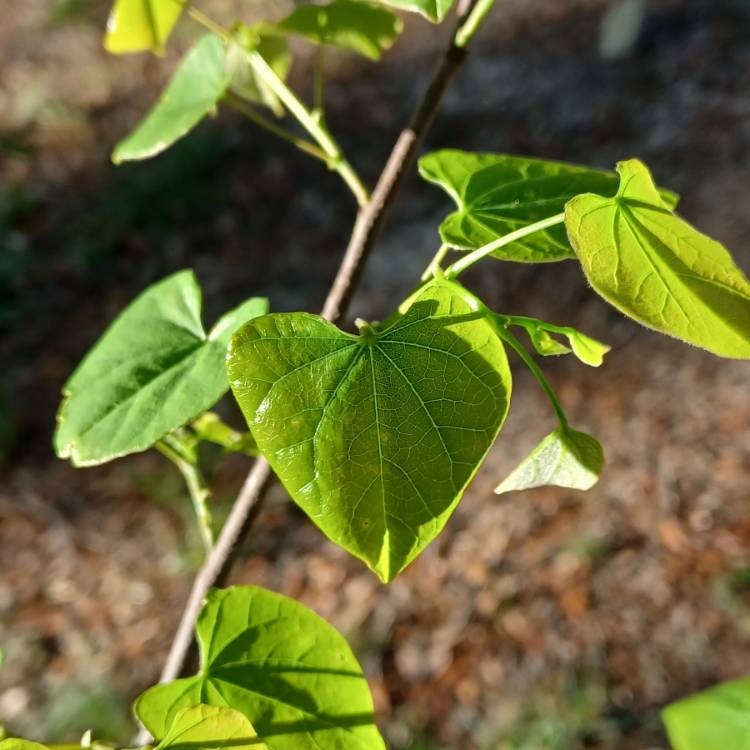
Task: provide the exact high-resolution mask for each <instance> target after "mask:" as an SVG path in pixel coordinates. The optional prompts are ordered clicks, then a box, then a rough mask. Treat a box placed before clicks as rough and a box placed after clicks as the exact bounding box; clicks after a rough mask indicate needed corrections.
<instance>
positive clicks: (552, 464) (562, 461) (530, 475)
mask: <svg viewBox="0 0 750 750" xmlns="http://www.w3.org/2000/svg"><path fill="white" fill-rule="evenodd" d="M603 465H604V451H603V450H602V446H601V445H600V444H599V442H598V441H597V440H596V439H594V438H593V437H591V435H587V434H586V433H585V432H576V431H575V430H571V429H569V428H567V427H560V428H558V429H557V430H555V431H554V432H552V433H550V434H549V435H547V437H545V438H544V440H542V442H541V443H539V445H537V447H536V448H534V450H533V451H531V453H529V455H528V456H526V458H525V459H524V460H523V461H522V462H521V463H520V464H519V465H518V466H517V467H516V468H515V469H514V470H513V471H512V472H511V474H510V475H509V476H508V477H507V478H506V479H505V480H504V481H503V482H501V483H500V484H499V485H498V487H497V488H496V489H495V492H496V493H497V494H498V495H500V494H502V493H504V492H511V491H513V490H530V489H533V488H534V487H545V486H550V485H554V486H557V487H567V488H569V489H573V490H588V489H591V488H592V487H593V486H594V485H595V484H596V483H597V481H598V480H599V475H600V474H601V472H602V466H603Z"/></svg>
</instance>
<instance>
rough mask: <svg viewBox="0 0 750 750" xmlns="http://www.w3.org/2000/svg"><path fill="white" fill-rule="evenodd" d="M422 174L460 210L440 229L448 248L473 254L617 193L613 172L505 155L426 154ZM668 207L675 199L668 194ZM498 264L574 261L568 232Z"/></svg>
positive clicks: (525, 245) (520, 247)
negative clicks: (585, 200) (588, 198)
mask: <svg viewBox="0 0 750 750" xmlns="http://www.w3.org/2000/svg"><path fill="white" fill-rule="evenodd" d="M419 171H420V173H421V175H422V177H424V178H425V179H426V180H428V181H429V182H433V183H435V184H436V185H439V186H440V187H442V188H443V189H444V190H445V191H446V192H447V193H448V194H449V195H450V196H451V197H452V198H453V200H454V201H455V202H456V205H457V206H458V210H457V211H455V212H454V213H452V214H450V216H448V217H447V218H446V219H445V221H444V222H443V223H442V225H441V227H440V236H441V238H442V240H443V242H445V243H446V244H448V245H450V246H451V247H454V248H458V249H460V250H474V249H477V248H480V247H482V246H483V245H487V244H489V243H490V242H492V241H493V240H496V239H497V238H498V237H502V236H503V235H505V234H508V233H509V232H513V231H515V230H517V229H519V228H520V227H523V226H526V225H528V224H533V223H534V222H536V221H540V220H541V219H545V218H546V217H548V216H552V215H554V214H557V213H559V212H560V211H562V210H563V208H564V207H565V204H566V202H567V201H569V200H570V199H571V198H573V197H575V196H576V195H579V194H580V193H597V194H600V195H614V193H615V191H616V190H617V186H618V184H619V180H618V178H617V175H615V174H614V173H613V172H603V171H600V170H595V169H590V168H588V167H581V166H577V165H573V164H564V163H562V162H555V161H545V160H541V159H528V158H525V157H521V156H507V155H506V154H482V153H478V154H477V153H471V152H466V151H455V150H452V149H447V150H444V151H436V152H433V153H431V154H427V155H426V156H423V157H422V158H421V159H420V160H419ZM665 198H666V199H667V200H669V201H670V203H676V196H674V194H672V193H667V192H665ZM493 256H494V257H495V258H498V259H500V260H513V261H518V262H522V263H547V262H551V261H557V260H565V259H568V258H573V257H575V255H574V253H573V251H572V249H571V247H570V244H569V243H568V239H567V237H566V235H565V229H564V227H562V226H555V227H551V228H549V229H547V230H545V231H543V232H535V233H534V234H532V235H530V236H528V237H525V238H523V239H522V240H518V241H516V242H514V243H512V244H510V245H506V246H505V247H503V248H501V249H499V250H496V251H495V252H494V253H493Z"/></svg>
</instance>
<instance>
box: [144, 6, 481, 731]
mask: <svg viewBox="0 0 750 750" xmlns="http://www.w3.org/2000/svg"><path fill="white" fill-rule="evenodd" d="M473 5H474V4H473V2H471V1H470V0H461V2H460V3H459V6H458V10H459V21H458V26H457V30H456V32H454V34H453V35H452V36H451V41H450V44H449V45H448V46H447V48H446V49H445V51H444V53H443V55H442V58H441V61H440V64H439V65H438V67H437V69H436V71H435V73H434V75H433V77H432V79H431V80H430V83H429V84H428V86H427V89H426V91H425V93H424V95H423V96H422V99H421V101H420V102H419V104H418V106H417V108H416V110H415V112H414V115H413V116H412V118H411V122H410V123H409V125H408V127H407V128H406V129H404V130H403V131H402V132H401V135H400V136H399V137H398V140H397V141H396V144H395V146H394V147H393V150H392V151H391V155H390V157H389V158H388V161H387V162H386V165H385V167H384V169H383V172H382V173H381V175H380V179H379V180H378V183H377V185H376V186H375V190H374V191H373V194H372V197H371V198H370V200H369V201H368V202H367V204H366V205H365V206H364V207H363V208H361V209H360V211H359V212H358V214H357V219H356V222H355V224H354V228H353V231H352V235H351V239H350V240H349V245H348V247H347V249H346V253H345V254H344V257H343V259H342V261H341V264H340V266H339V269H338V272H337V274H336V278H335V279H334V281H333V284H332V286H331V289H330V292H329V294H328V297H327V299H326V301H325V305H324V306H323V311H322V315H323V317H325V318H327V319H328V320H330V321H332V322H334V323H335V322H338V321H339V320H340V319H341V318H342V317H343V315H344V314H345V313H346V310H347V308H348V306H349V303H350V301H351V298H352V295H353V294H354V291H355V289H356V287H357V284H358V282H359V279H360V277H361V274H362V268H363V266H364V263H365V261H366V260H367V257H368V255H369V253H370V251H371V250H372V247H373V244H374V242H375V239H376V237H377V234H378V232H379V230H380V228H381V227H382V224H383V220H384V219H385V215H386V211H387V209H388V208H389V206H390V205H391V203H392V202H393V200H394V198H395V195H396V191H397V189H398V187H399V185H400V184H401V181H402V179H403V177H404V175H405V173H406V171H407V169H408V167H409V166H410V165H411V163H412V161H413V159H414V155H415V153H416V149H417V146H418V145H419V142H420V140H421V138H422V137H423V136H424V134H425V133H426V131H427V130H428V128H429V126H430V124H431V123H432V120H433V118H434V117H435V114H436V113H437V110H438V108H439V106H440V102H441V100H442V98H443V95H444V93H445V91H446V89H447V87H448V84H449V83H450V82H451V80H452V79H453V76H454V75H455V74H456V72H457V71H458V68H459V67H460V66H461V63H462V62H463V61H464V59H465V57H466V49H465V48H461V47H458V46H457V45H456V44H455V41H454V40H455V35H456V33H457V32H458V30H460V28H461V27H462V25H463V23H464V21H465V19H466V17H467V15H468V14H469V13H470V11H471V9H472V7H473ZM271 477H272V473H271V468H270V466H269V464H268V462H267V461H266V460H265V459H264V458H259V459H258V460H257V461H256V462H255V465H254V466H253V468H252V470H251V471H250V474H249V475H248V477H247V479H246V480H245V483H244V485H243V486H242V489H241V490H240V493H239V495H238V496H237V500H236V501H235V503H234V505H233V506H232V510H231V512H230V514H229V517H228V518H227V520H226V521H225V523H224V525H223V527H222V529H221V533H220V535H219V538H218V540H217V542H216V544H215V545H214V548H213V550H212V551H211V554H210V555H209V556H208V558H207V559H206V562H205V563H204V565H203V567H202V568H201V569H200V571H198V574H197V576H196V577H195V581H194V582H193V587H192V590H191V592H190V596H189V598H188V601H187V604H186V606H185V611H184V612H183V614H182V619H181V621H180V624H179V627H178V629H177V632H176V634H175V637H174V640H173V641H172V646H171V649H170V652H169V656H168V658H167V662H166V664H165V665H164V669H163V671H162V674H161V678H160V682H162V683H164V682H171V681H172V680H175V679H177V678H178V677H180V676H181V675H182V674H184V673H185V671H186V668H187V667H188V666H189V665H190V661H191V653H192V647H193V629H194V627H195V622H196V619H197V617H198V614H199V613H200V610H201V608H202V606H203V602H204V599H205V596H206V594H207V593H208V590H209V589H210V588H211V587H214V586H220V585H221V584H222V583H223V582H224V581H225V580H226V577H227V574H228V572H229V569H230V568H231V565H232V563H233V562H234V559H235V557H236V556H237V553H238V551H239V547H240V542H241V541H242V539H243V538H244V537H245V536H246V534H247V532H248V531H249V529H250V527H251V526H252V524H253V522H254V520H255V517H256V516H257V514H258V512H259V510H260V509H261V506H262V504H263V499H264V497H265V490H266V488H267V487H268V485H269V483H270V480H271ZM138 741H139V742H142V743H145V742H147V741H148V734H147V733H144V732H141V734H140V735H139V738H138Z"/></svg>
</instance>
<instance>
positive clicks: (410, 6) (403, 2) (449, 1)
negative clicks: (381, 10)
mask: <svg viewBox="0 0 750 750" xmlns="http://www.w3.org/2000/svg"><path fill="white" fill-rule="evenodd" d="M379 2H380V3H381V4H383V5H390V6H391V8H397V9H398V10H408V11H411V12H413V13H419V14H420V15H423V16H424V17H425V18H428V19H429V20H430V21H432V22H433V23H440V21H442V20H443V19H444V18H445V16H446V15H448V11H449V10H450V9H451V8H452V7H453V4H454V2H455V0H379Z"/></svg>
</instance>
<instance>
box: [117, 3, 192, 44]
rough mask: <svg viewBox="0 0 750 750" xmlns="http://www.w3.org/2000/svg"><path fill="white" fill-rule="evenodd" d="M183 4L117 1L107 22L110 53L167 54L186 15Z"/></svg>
mask: <svg viewBox="0 0 750 750" xmlns="http://www.w3.org/2000/svg"><path fill="white" fill-rule="evenodd" d="M183 6H184V3H183V2H181V0H116V1H115V4H114V7H113V8H112V12H111V13H110V15H109V20H108V21H107V33H106V34H105V36H104V47H105V49H106V50H107V52H112V53H113V54H120V53H123V52H144V51H146V50H150V51H151V52H155V53H156V54H159V55H161V54H163V53H164V45H165V44H166V42H167V39H168V38H169V35H170V34H171V32H172V29H173V28H174V26H175V24H176V23H177V20H178V19H179V17H180V14H181V13H182V8H183Z"/></svg>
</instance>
